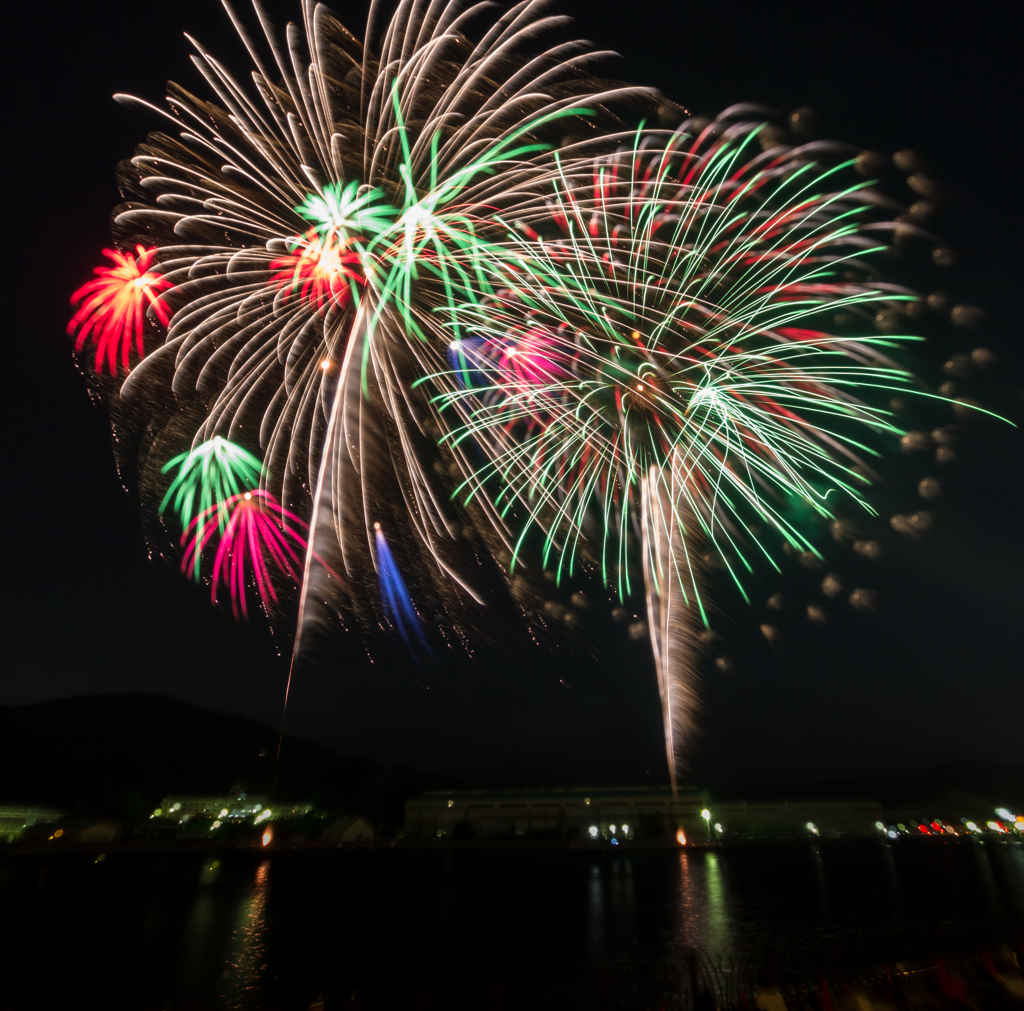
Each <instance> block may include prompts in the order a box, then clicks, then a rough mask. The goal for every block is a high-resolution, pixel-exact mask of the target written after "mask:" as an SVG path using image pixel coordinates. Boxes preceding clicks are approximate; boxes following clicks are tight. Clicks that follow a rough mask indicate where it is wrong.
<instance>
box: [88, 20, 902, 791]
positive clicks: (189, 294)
mask: <svg viewBox="0 0 1024 1011" xmlns="http://www.w3.org/2000/svg"><path fill="white" fill-rule="evenodd" d="M540 6H541V5H540V4H539V3H534V2H527V3H522V4H519V5H517V6H516V7H513V8H512V9H511V10H509V11H508V12H507V13H505V14H503V15H502V16H501V17H499V18H498V19H497V20H496V21H494V22H493V23H491V24H483V25H482V28H481V18H482V16H481V14H480V13H479V11H478V10H477V8H475V7H467V5H465V4H460V3H448V4H445V3H438V2H431V3H427V2H426V0H413V2H409V3H403V4H401V5H399V7H398V9H397V12H396V14H395V16H394V17H393V18H392V20H391V22H390V23H389V24H387V26H386V27H385V28H384V29H383V31H381V32H379V33H378V32H377V31H375V26H376V25H377V24H378V22H380V21H381V19H380V18H379V17H378V13H379V12H378V10H377V7H376V6H374V8H373V10H372V11H371V16H370V21H369V27H368V29H367V40H366V44H365V46H364V45H361V44H360V43H359V42H358V41H357V40H356V39H355V38H354V37H353V36H352V35H351V34H349V33H348V32H347V31H346V30H345V29H344V28H343V27H342V26H341V25H340V24H339V23H338V21H337V20H336V19H335V17H334V16H333V15H332V14H331V13H330V12H329V11H328V10H326V9H325V8H324V7H322V6H319V5H315V4H313V3H312V2H308V0H307V2H306V3H304V4H303V7H302V25H301V27H299V26H296V25H289V26H288V28H287V30H286V31H285V32H284V33H283V35H282V36H278V35H277V34H276V33H275V32H274V31H273V29H272V28H271V27H270V26H269V24H268V23H267V19H266V17H265V16H264V14H263V12H262V10H261V8H260V7H259V6H257V8H256V14H257V18H258V20H259V22H260V25H261V27H262V29H263V38H262V39H260V40H259V41H254V39H255V36H252V35H250V33H249V32H248V31H247V30H246V29H245V28H244V27H243V23H242V21H241V20H240V19H239V18H238V17H237V16H236V14H235V13H234V12H233V11H231V10H230V8H229V13H230V15H231V17H232V19H233V20H234V23H235V25H236V27H237V28H238V32H239V35H240V37H241V38H242V40H243V42H244V44H245V46H246V48H247V49H248V52H249V55H250V57H251V59H252V62H253V64H254V65H255V71H254V72H253V73H252V79H251V81H248V80H247V81H245V82H244V83H243V81H242V80H236V79H235V78H234V77H233V76H232V75H231V74H230V73H228V71H227V70H226V69H225V67H224V66H223V65H222V64H221V63H219V62H218V61H217V60H216V59H215V58H214V57H213V56H211V55H210V54H208V53H207V52H206V51H205V50H203V49H202V48H201V47H199V46H198V45H197V47H196V56H195V58H194V61H195V64H196V66H197V67H198V68H199V71H200V72H201V74H202V75H203V77H204V78H205V80H206V83H207V86H208V89H209V92H210V96H211V97H210V98H209V99H203V98H199V97H196V96H194V95H192V94H191V93H189V92H187V91H185V90H184V89H183V88H180V87H178V86H177V85H173V84H172V85H169V86H168V94H167V107H166V108H165V109H160V108H157V107H154V106H146V107H147V108H149V109H150V110H151V111H152V112H153V113H154V114H156V115H158V116H161V117H163V120H164V122H165V124H166V125H165V129H166V130H167V131H168V132H163V133H162V132H157V133H153V134H151V135H150V136H149V138H148V139H147V141H146V143H145V144H142V145H140V147H139V148H138V150H137V152H136V154H135V157H134V158H132V159H131V160H130V161H127V162H123V163H122V164H121V165H120V166H119V168H118V180H119V183H120V186H121V189H122V192H123V194H124V196H125V203H124V204H122V205H121V207H120V208H118V211H117V214H116V217H115V222H114V246H115V247H116V249H115V250H112V251H109V253H108V255H109V256H110V257H111V258H112V259H113V261H114V264H115V265H114V266H113V267H101V268H98V269H97V271H96V273H97V278H96V279H95V280H94V281H92V282H90V283H89V284H88V285H86V286H85V287H84V288H82V289H81V291H79V292H77V293H76V295H75V301H76V302H77V303H79V304H80V308H79V311H78V313H77V314H76V316H75V317H74V320H73V321H72V326H71V329H72V331H74V332H76V333H77V336H78V345H77V346H78V348H79V349H81V348H82V347H83V346H84V344H85V343H86V342H87V341H90V340H91V341H92V342H93V343H95V365H96V375H95V377H94V380H93V381H94V383H95V384H96V387H97V390H98V391H99V392H100V393H101V395H102V396H103V397H104V398H105V400H106V402H107V403H108V405H109V408H110V413H111V419H112V423H113V427H114V430H115V434H116V440H115V443H116V451H117V453H118V460H119V466H120V467H121V470H122V474H123V475H124V477H125V478H126V480H127V481H129V482H130V483H133V484H135V485H137V486H138V488H139V494H140V500H141V502H142V505H143V509H144V512H145V513H146V522H147V534H148V536H149V537H150V539H151V541H152V543H153V546H154V548H155V549H156V550H157V551H159V552H160V553H162V554H167V553H168V552H170V551H172V550H174V548H173V544H174V541H175V540H176V539H177V538H178V537H179V536H180V544H179V547H178V549H177V550H178V555H179V557H180V560H181V566H182V569H183V571H185V572H186V573H188V574H190V575H191V576H193V577H194V578H196V579H199V580H204V579H205V580H208V581H209V584H210V587H211V593H212V595H213V597H214V599H216V598H217V596H218V595H219V594H221V593H227V594H228V595H229V596H230V598H231V600H232V606H233V608H234V610H235V613H236V614H240V615H244V614H245V613H246V601H247V598H248V596H249V595H250V594H252V593H254V592H255V594H257V595H258V597H259V599H260V602H261V604H262V606H263V607H264V608H265V609H266V610H267V612H268V614H269V615H270V617H271V619H272V620H273V621H274V622H275V623H276V624H277V625H278V626H279V627H283V626H284V624H285V623H287V622H289V621H290V622H295V621H296V615H297V625H295V626H294V629H295V632H294V647H293V662H294V657H297V656H298V655H299V653H300V651H301V649H302V648H303V642H304V635H305V633H307V632H308V630H309V629H310V628H311V627H312V626H313V625H315V624H320V623H324V622H327V623H328V624H330V623H332V622H335V621H341V622H342V623H343V624H344V623H346V622H348V623H351V621H352V620H353V619H354V620H355V621H356V622H358V623H359V624H360V625H361V626H362V628H363V629H364V631H367V632H369V631H372V630H373V629H374V628H375V627H376V628H378V629H383V630H385V631H388V632H390V633H391V634H393V635H395V636H397V637H399V638H400V639H401V640H402V641H403V642H404V643H405V648H408V649H409V650H411V651H412V652H413V653H414V654H416V655H418V656H419V657H421V659H424V660H427V659H429V658H430V657H432V656H436V655H437V649H438V648H439V647H442V646H443V647H445V648H454V647H456V646H460V645H466V644H469V643H472V642H473V640H474V636H481V637H483V636H491V637H493V636H494V635H495V634H498V633H499V632H500V628H501V625H500V622H498V621H497V619H496V618H495V617H494V616H493V615H494V612H495V608H494V606H493V603H492V602H493V601H494V599H495V597H494V589H495V587H496V586H504V587H506V589H507V591H508V597H509V599H511V600H512V601H514V602H515V604H517V605H518V609H519V620H521V621H522V622H525V623H526V624H527V625H528V626H529V625H534V626H537V625H543V624H544V623H545V622H548V621H550V620H551V618H550V614H545V613H544V612H543V611H542V610H539V609H538V607H537V598H536V596H535V590H534V588H535V587H536V586H537V585H538V583H537V582H536V577H537V574H539V573H541V572H543V571H545V570H547V571H549V572H552V573H554V574H555V576H556V578H557V579H559V580H562V579H565V578H568V577H569V576H570V575H572V574H573V573H574V572H576V571H577V570H581V571H584V572H586V573H589V574H591V575H598V576H600V577H601V578H602V579H603V580H604V582H605V584H606V585H607V586H608V587H610V588H611V589H612V590H613V591H614V593H616V594H618V595H619V596H620V597H621V598H622V599H625V598H626V597H627V596H630V595H632V594H634V593H636V594H642V595H643V596H644V598H645V600H646V606H647V612H648V613H647V617H648V623H647V624H648V627H649V630H650V636H651V641H652V645H653V652H654V658H655V661H656V667H657V672H658V678H659V685H660V689H661V697H662V702H663V708H664V722H665V738H666V746H667V756H668V762H669V769H670V772H671V774H672V776H673V781H674V776H675V764H676V760H677V756H678V754H679V753H680V751H681V748H682V747H683V746H685V743H686V730H687V725H688V722H689V721H690V719H691V717H692V713H693V710H694V704H695V699H694V683H695V668H694V665H695V658H696V654H697V643H698V640H699V634H700V632H701V630H702V629H703V628H704V626H705V621H706V619H705V604H704V592H705V591H704V589H703V574H704V568H705V566H706V565H707V564H708V560H709V559H713V560H715V561H716V564H724V565H725V566H726V568H727V569H728V570H729V572H731V573H732V575H733V577H734V578H735V579H736V581H737V583H738V584H740V585H741V588H742V582H743V577H744V575H745V574H746V573H748V572H750V571H752V568H753V566H754V565H755V564H758V563H760V564H767V565H768V566H774V565H775V564H776V563H775V561H774V557H775V555H776V554H777V553H778V551H779V549H780V548H781V547H782V546H784V545H789V546H790V547H792V548H795V549H797V550H798V551H800V552H811V553H812V554H813V553H816V549H815V547H814V545H813V544H812V543H811V541H810V540H808V538H807V535H806V533H804V532H802V531H801V529H799V528H798V526H797V525H796V524H795V523H794V522H793V521H792V520H791V519H790V518H789V517H790V516H791V515H792V506H793V504H794V502H796V503H800V504H802V507H803V511H804V512H805V513H806V512H807V510H808V509H810V510H811V511H813V512H814V513H816V514H818V515H819V516H821V517H824V518H830V517H832V515H833V510H834V508H835V504H836V503H839V502H844V503H846V504H847V506H849V505H850V504H851V503H852V504H856V505H857V506H860V507H862V508H865V509H870V506H869V505H868V503H867V501H866V499H865V498H864V493H865V490H866V489H867V488H868V486H869V485H870V483H871V479H872V475H871V472H870V470H868V469H867V468H866V467H865V466H864V465H863V463H862V457H864V456H865V455H870V454H872V453H874V452H876V449H877V447H876V440H877V437H878V436H879V435H880V434H881V435H882V436H883V437H884V436H886V435H890V434H897V435H898V434H900V432H899V430H898V428H897V427H896V425H895V424H894V422H893V420H892V418H891V416H890V414H889V413H888V411H887V410H886V409H883V408H882V407H880V406H878V404H884V403H887V401H888V398H889V396H890V395H891V391H893V390H905V389H907V388H908V387H909V386H910V384H911V379H910V377H909V376H908V374H907V373H906V372H904V371H903V370H902V369H901V368H900V367H899V366H898V365H897V364H896V363H895V362H894V361H893V360H891V358H890V357H888V355H889V354H890V353H891V352H892V349H894V348H897V347H898V346H899V344H900V343H901V342H902V341H906V340H913V339H914V338H912V337H901V336H896V335H893V334H887V335H886V336H885V337H884V338H882V337H879V336H877V335H872V332H871V327H870V325H869V323H870V320H871V318H872V317H873V316H874V315H875V314H876V313H879V312H883V311H891V310H894V309H898V308H899V306H900V305H901V304H906V303H909V302H912V301H913V300H914V296H913V294H912V293H911V292H909V291H907V290H904V289H901V288H899V287H896V286H894V285H890V284H885V283H882V282H880V281H877V280H874V279H873V277H874V275H876V274H877V269H878V268H877V264H876V263H875V260H876V259H877V255H878V254H879V252H880V251H883V250H884V248H885V245H886V242H887V239H886V236H887V235H888V233H889V231H891V228H892V226H891V225H889V224H886V223H885V221H883V220H881V217H880V214H879V213H878V212H877V207H878V206H879V204H880V202H879V199H878V197H877V195H876V194H875V191H874V190H872V189H871V187H870V186H869V185H868V184H867V182H866V181H865V180H864V178H863V177H862V175H860V174H858V173H857V172H856V171H855V169H856V168H858V167H861V168H862V167H863V161H861V162H860V163H858V162H857V157H856V152H853V153H849V152H847V150H846V149H845V148H843V147H842V146H841V145H834V144H824V143H811V144H806V145H804V146H801V147H791V146H788V145H786V144H781V143H776V142H774V141H772V140H771V132H770V131H766V130H765V128H764V123H763V121H762V120H761V119H760V118H759V116H758V113H757V111H756V110H752V109H750V108H747V107H736V108H733V109H731V110H728V111H726V112H725V113H723V114H722V115H721V116H720V117H719V118H718V119H717V120H715V121H714V122H708V121H706V120H704V121H698V120H694V119H685V118H684V117H685V113H684V112H683V110H682V109H681V108H678V107H675V106H671V105H667V104H665V102H664V100H663V99H661V98H660V97H659V96H657V95H655V94H654V93H653V92H651V91H649V90H646V89H641V88H632V87H621V86H616V85H611V84H605V83H602V82H600V81H598V80H595V79H593V78H590V77H588V76H586V74H585V71H584V69H583V68H585V67H586V66H588V65H589V64H590V63H591V62H592V61H593V60H594V59H595V58H598V57H600V56H601V55H602V54H600V53H592V52H587V51H586V48H585V46H583V44H581V43H575V42H570V43H563V44H560V45H556V46H554V47H553V48H550V49H548V50H546V51H543V52H541V51H538V50H539V46H538V42H537V39H538V37H539V36H540V35H541V34H542V33H543V32H545V31H547V30H549V29H551V28H555V27H558V26H560V25H561V24H562V22H563V21H564V19H562V18H557V17H541V16H540V15H539V14H538V10H539V8H540ZM471 39H476V40H477V41H471ZM119 98H120V99H121V100H123V101H125V102H134V103H138V104H143V105H145V104H146V103H139V102H138V100H137V99H131V98H127V97H124V96H119ZM666 122H670V123H671V125H672V127H673V129H662V128H661V127H660V126H658V125H657V124H664V123H666ZM652 123H653V124H656V125H654V126H651V125H646V124H652ZM676 124H678V126H677V125H676ZM840 310H841V311H842V313H843V314H844V316H845V318H846V319H847V320H848V321H852V322H846V323H845V324H843V327H842V328H838V327H837V326H836V325H835V322H834V321H835V319H836V317H837V313H839V311H840ZM129 366H130V367H129ZM876 401H877V403H876ZM883 445H884V441H879V442H877V446H878V447H880V446H883ZM175 514H176V516H177V519H176V521H174V522H175V523H176V527H175V529H174V530H173V531H172V529H171V525H172V518H173V517H174V515H175ZM496 630H498V631H497V632H496Z"/></svg>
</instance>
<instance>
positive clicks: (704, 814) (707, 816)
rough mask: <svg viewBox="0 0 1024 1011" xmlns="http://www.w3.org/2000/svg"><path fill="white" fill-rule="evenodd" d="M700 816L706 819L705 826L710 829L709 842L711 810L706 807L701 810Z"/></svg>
mask: <svg viewBox="0 0 1024 1011" xmlns="http://www.w3.org/2000/svg"><path fill="white" fill-rule="evenodd" d="M700 816H701V817H702V818H703V819H704V826H705V828H707V830H708V842H711V812H710V811H709V810H708V809H707V808H704V810H703V811H701V813H700Z"/></svg>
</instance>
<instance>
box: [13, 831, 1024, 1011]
mask: <svg viewBox="0 0 1024 1011" xmlns="http://www.w3.org/2000/svg"><path fill="white" fill-rule="evenodd" d="M254 858H255V859H254ZM200 861H201V858H200V857H199V856H198V855H196V854H187V853H186V854H180V855H177V856H174V857H169V858H159V859H157V860H154V859H153V858H152V857H149V856H146V855H128V854H125V855H114V856H112V857H110V858H109V859H107V860H106V861H104V863H103V864H102V865H94V864H93V863H92V862H90V863H88V864H82V865H81V866H80V867H79V866H78V865H77V864H76V863H74V862H73V861H65V862H53V863H52V865H51V864H50V863H47V858H45V857H42V858H40V859H39V860H38V861H33V860H31V859H28V860H24V861H17V862H14V861H11V862H7V863H3V862H2V861H0V872H2V873H0V903H3V904H4V905H5V906H6V907H7V908H8V909H10V910H11V913H10V915H9V916H7V917H5V918H3V919H0V950H4V951H5V953H7V952H9V953H10V956H11V957H10V959H9V962H10V963H11V964H13V965H17V966H18V967H19V970H20V972H21V974H23V976H24V983H21V982H19V983H18V984H17V985H18V987H19V988H20V989H16V993H15V997H16V998H18V999H21V997H24V998H25V999H22V1000H21V1005H18V1001H17V999H16V1000H15V1001H14V1004H15V1006H25V1007H34V1006H35V1005H34V1004H33V1003H32V1002H31V1000H29V999H28V997H29V996H30V995H32V994H33V993H34V992H35V991H34V989H33V987H34V983H33V982H32V981H33V980H37V979H38V978H40V977H42V976H45V975H47V973H48V972H49V969H50V967H51V966H52V965H53V964H60V965H62V966H63V967H64V968H65V970H66V971H65V972H64V973H63V975H62V978H66V979H68V980H77V981H79V985H80V987H83V988H85V989H87V990H90V992H96V993H104V994H112V995H114V994H127V995H130V996H131V997H132V1000H135V1002H136V1004H138V1003H139V1000H140V999H142V998H145V999H144V1000H142V1005H143V1006H153V1007H164V1006H167V1004H168V1001H172V1000H176V1001H185V1002H191V1006H193V1007H196V1008H201V1009H202V1011H207V1009H209V1011H227V1009H229V1008H230V1009H232V1011H256V1009H260V1011H264V1009H267V1008H277V1007H289V1008H290V1007H299V1006H301V1007H306V1006H308V1002H309V1000H310V999H312V997H313V996H314V995H315V994H316V993H317V992H318V991H319V990H323V991H324V992H328V991H329V992H330V993H332V994H334V995H335V996H337V995H343V996H344V997H345V998H346V999H347V997H348V995H349V994H351V993H352V992H353V990H355V989H357V988H358V989H360V991H362V990H363V989H364V988H365V990H366V992H368V993H373V992H377V991H378V990H379V989H380V988H381V987H385V988H386V987H394V988H395V989H396V991H400V992H405V991H412V992H416V991H417V990H418V988H421V987H436V986H442V985H449V984H450V981H451V980H458V979H461V978H462V977H463V976H465V975H466V974H470V975H473V974H475V975H477V976H479V977H480V978H483V979H501V978H507V977H508V976H509V975H510V974H515V976H516V978H523V979H525V978H527V977H529V978H530V979H534V978H536V979H555V978H557V977H558V976H559V974H561V975H565V974H567V973H568V974H572V976H573V978H574V979H578V980H591V979H594V978H596V977H597V976H598V975H599V974H600V971H601V966H602V965H609V964H612V965H614V964H622V963H628V962H630V961H631V960H635V959H637V958H647V957H653V958H655V959H661V958H667V959H672V958H678V957H679V956H680V954H681V953H683V952H685V951H686V950H687V949H693V948H697V949H699V950H700V951H701V952H702V953H703V954H704V955H705V956H707V957H709V958H711V959H712V960H714V959H715V958H717V957H718V956H719V955H721V954H723V953H725V952H728V951H732V950H735V946H736V945H746V944H764V943H768V944H771V945H776V946H778V947H779V949H780V950H782V949H783V948H799V949H800V950H813V949H814V946H815V945H816V944H817V943H818V941H819V940H820V939H821V938H837V937H842V938H844V939H845V938H850V937H855V936H856V935H857V933H858V932H865V931H866V932H868V933H869V934H870V935H871V936H872V937H874V936H875V935H876V933H879V932H881V933H886V934H894V936H897V937H898V944H899V945H903V940H901V939H902V938H903V937H904V936H906V937H911V936H912V935H913V932H914V929H916V927H915V926H914V925H915V924H917V925H920V924H928V923H936V922H943V923H951V924H953V925H956V924H958V923H960V922H961V921H962V922H964V923H967V924H968V925H970V924H973V923H975V922H980V923H984V922H986V920H987V921H992V920H993V919H994V915H993V914H1007V915H1010V914H1014V913H1015V914H1016V916H1017V917H1018V919H1017V920H1016V921H1014V922H1016V923H1018V924H1020V923H1022V922H1024V919H1022V917H1024V847H1022V846H1019V845H1018V846H1013V845H1008V844H1007V845H994V844H993V845H980V844H974V843H972V844H967V845H963V844H957V845H951V846H944V845H943V846H938V845H931V844H921V845H895V846H891V847H890V846H888V845H884V844H883V845H880V844H879V843H877V842H871V841H864V842H851V843H848V844H845V843H844V844H837V845H833V846H829V845H824V844H822V845H814V846H811V845H791V846H778V847H750V848H743V847H738V848H735V849H721V850H699V849H683V850H674V851H673V850H660V851H642V850H624V851H622V852H616V853H612V852H600V851H589V852H588V851H584V852H580V851H565V850H551V851H543V850H528V849H523V850H522V851H500V850H497V851H483V850H473V849H466V850H455V849H445V850H442V849H438V850H437V851H429V850H420V851H392V852H387V851H385V852H367V853H345V854H341V853H339V854H336V855H335V854H330V853H315V852H313V853H308V854H303V853H297V854H287V853H282V854H276V855H272V856H269V857H268V856H265V855H262V854H261V855H259V856H257V855H256V854H249V853H237V854H233V853H230V852H229V853H222V854H220V855H219V857H218V856H217V855H214V854H211V855H208V856H207V857H206V858H205V859H202V861H201V862H200ZM48 868H49V869H48ZM44 872H46V873H44ZM82 910H89V915H90V923H91V924H92V928H91V929H89V930H78V931H68V932H57V933H55V932H54V931H53V930H52V924H53V923H63V922H81V912H82ZM907 925H909V926H910V928H912V929H910V931H909V933H908V932H907ZM1000 929H1001V928H1000ZM1018 929H1019V928H1018ZM995 940H996V941H998V940H999V939H998V938H996V939H995ZM830 943H831V942H830ZM843 943H844V945H845V940H844V942H843ZM110 951H117V952H118V958H117V959H116V960H114V961H111V959H110V955H109V952H110ZM54 986H55V987H56V989H55V990H54V994H53V1000H54V1001H55V1002H56V1001H58V999H60V1000H63V999H64V998H65V996H66V997H67V1001H65V1003H67V1002H71V1003H73V1000H72V998H73V996H74V994H73V993H72V992H71V991H69V992H68V993H67V994H66V995H65V994H63V991H60V989H59V986H60V984H59V982H58V983H55V984H54ZM19 995H21V996H20V997H19ZM297 1001H298V1003H296V1002H297ZM302 1001H305V1003H302ZM54 1006H58V1005H57V1004H56V1003H55V1004H54ZM60 1006H63V1005H60ZM174 1006H175V1007H177V1006H178V1005H176V1004H175V1005H174Z"/></svg>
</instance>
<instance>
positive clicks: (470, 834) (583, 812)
mask: <svg viewBox="0 0 1024 1011" xmlns="http://www.w3.org/2000/svg"><path fill="white" fill-rule="evenodd" d="M881 818H882V808H881V805H880V804H879V803H878V802H877V801H872V800H855V801H833V800H821V801H813V800H812V801H787V800H767V801H750V802H747V801H743V800H740V801H723V802H716V801H713V800H712V799H711V798H710V796H709V795H708V792H707V791H706V790H703V789H701V788H699V787H697V786H694V785H692V784H683V785H681V786H680V787H679V790H678V792H677V795H676V796H673V795H672V791H671V790H670V789H669V788H668V787H607V786H605V787H568V788H562V789H550V790H447V791H444V790H430V791H427V792H426V793H424V794H423V795H422V796H420V797H414V798H412V799H410V800H408V801H406V804H405V835H406V836H407V837H410V838H419V839H427V838H459V837H463V838H478V839H487V838H496V837H526V836H533V837H547V838H552V839H555V838H557V839H566V840H571V839H580V840H587V839H591V840H595V841H596V840H598V839H604V840H606V841H608V842H616V843H618V842H629V841H633V840H641V841H648V842H651V841H656V840H665V839H676V841H679V842H682V841H689V842H691V843H693V842H708V841H719V840H721V841H727V840H738V839H792V838H821V837H828V836H833V837H834V836H844V835H867V834H873V833H877V831H878V828H877V825H878V824H880V822H881Z"/></svg>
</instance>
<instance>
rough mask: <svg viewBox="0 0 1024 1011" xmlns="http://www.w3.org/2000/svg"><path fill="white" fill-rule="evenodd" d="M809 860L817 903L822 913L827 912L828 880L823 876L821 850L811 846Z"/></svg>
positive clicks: (823, 862) (823, 863)
mask: <svg viewBox="0 0 1024 1011" xmlns="http://www.w3.org/2000/svg"><path fill="white" fill-rule="evenodd" d="M811 861H812V864H813V866H814V890H815V891H816V892H817V894H818V904H819V905H820V906H821V911H822V912H823V913H827V912H828V881H827V880H826V878H825V861H824V860H822V858H821V850H819V849H818V847H817V846H812V847H811Z"/></svg>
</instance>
